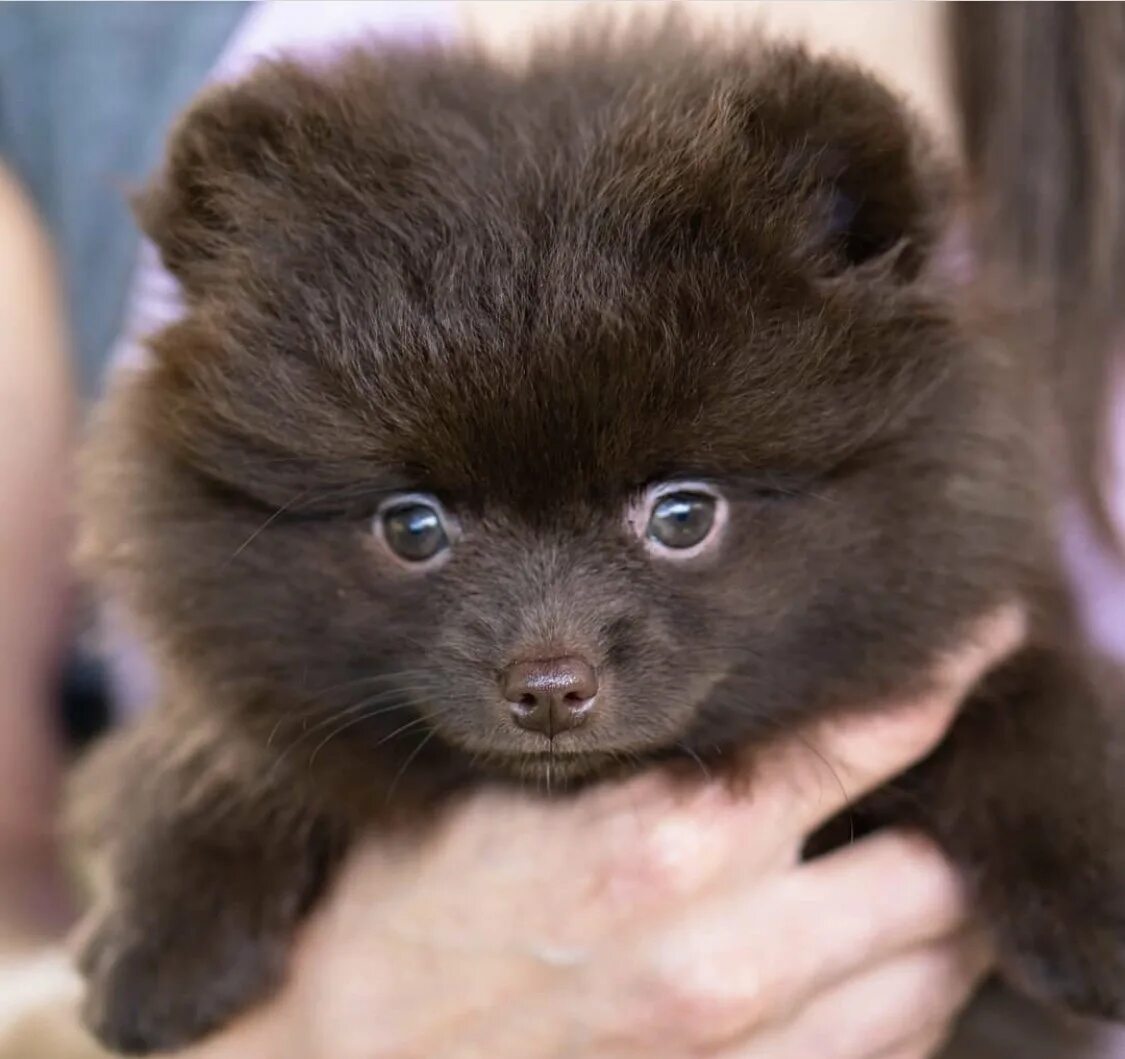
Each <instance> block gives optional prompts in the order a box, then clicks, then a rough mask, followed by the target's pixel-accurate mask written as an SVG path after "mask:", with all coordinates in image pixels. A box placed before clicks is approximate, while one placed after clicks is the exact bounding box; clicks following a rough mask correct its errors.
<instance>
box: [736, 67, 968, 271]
mask: <svg viewBox="0 0 1125 1059" xmlns="http://www.w3.org/2000/svg"><path fill="white" fill-rule="evenodd" d="M755 95H756V99H755V105H754V106H753V107H752V108H751V109H750V111H749V114H748V118H747V131H748V133H749V135H750V136H751V138H752V139H753V140H758V141H759V142H761V141H767V142H768V141H769V140H773V142H772V143H771V144H770V146H771V147H773V149H774V150H775V151H777V156H778V157H780V158H781V166H782V171H783V173H784V174H785V178H787V179H788V180H789V181H790V182H791V183H790V186H791V187H792V184H793V183H796V184H797V185H798V186H799V187H800V188H801V189H802V191H803V192H804V194H805V196H806V206H807V216H806V221H807V226H808V227H807V236H808V240H809V245H808V247H807V249H808V250H809V251H811V252H812V254H813V255H814V256H816V257H817V258H818V259H819V261H820V264H821V266H822V268H823V269H825V270H826V271H828V272H829V273H843V272H847V271H850V270H853V269H857V268H865V267H866V268H870V269H872V270H876V269H877V270H878V271H880V272H881V273H883V274H885V275H886V274H889V275H891V276H893V277H895V278H898V279H900V280H907V281H908V280H910V279H913V278H915V277H916V276H918V275H919V274H920V273H922V272H923V271H926V270H927V266H928V264H929V263H930V262H931V259H932V257H933V256H934V255H935V254H937V253H938V252H939V251H940V250H941V248H942V246H943V244H944V241H945V240H946V238H947V233H948V231H949V229H950V227H951V226H952V225H953V218H952V207H953V202H954V199H955V194H954V189H955V180H954V176H953V169H952V167H951V166H950V165H949V164H948V163H947V162H946V161H944V160H943V159H942V157H941V155H940V153H939V152H938V151H937V150H936V149H935V148H934V146H933V144H932V141H931V139H930V137H929V136H928V135H927V134H926V132H925V131H924V130H923V128H922V126H921V124H920V123H919V122H918V121H917V120H916V119H915V118H914V117H913V115H912V114H911V113H910V112H909V110H908V108H907V107H906V105H905V104H904V103H903V102H902V101H901V100H900V99H898V98H897V97H896V96H895V95H894V94H893V93H892V92H890V91H889V90H888V89H887V88H885V87H884V86H883V85H882V84H881V83H880V82H878V81H877V80H876V79H875V78H873V77H872V76H870V75H868V74H866V73H864V72H862V71H860V70H859V69H857V68H854V67H851V66H849V65H847V64H844V63H840V62H837V61H821V60H814V61H810V60H809V59H808V57H807V56H805V55H804V54H802V53H800V52H792V51H787V50H785V51H779V52H777V53H775V54H774V55H773V56H772V62H771V63H770V64H769V67H768V70H767V73H766V75H765V76H764V77H763V78H762V82H761V85H760V87H759V89H758V91H757V93H756V94H755ZM783 179H784V178H783Z"/></svg>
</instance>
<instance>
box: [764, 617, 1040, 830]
mask: <svg viewBox="0 0 1125 1059" xmlns="http://www.w3.org/2000/svg"><path fill="white" fill-rule="evenodd" d="M1025 632H1026V617H1025V615H1024V613H1023V611H1022V610H1021V609H1020V608H1018V607H1015V606H1010V607H1004V608H1002V609H1000V610H999V611H996V612H994V613H992V614H990V615H989V616H988V617H986V618H984V619H983V620H981V621H979V622H978V623H977V624H976V626H975V627H974V629H973V630H972V632H971V633H970V635H969V636H968V637H967V638H966V640H965V642H964V645H963V646H962V647H961V649H960V650H958V651H957V652H955V653H954V654H951V655H949V656H948V657H946V658H945V659H944V660H943V661H942V662H941V663H940V664H939V665H938V667H937V669H936V671H935V673H934V675H933V679H932V681H931V682H930V684H929V687H928V688H927V690H926V691H924V692H921V693H919V694H917V695H915V696H914V697H913V698H911V699H909V700H907V701H903V702H898V703H889V704H888V705H887V707H886V708H885V709H882V710H880V711H879V712H877V713H870V712H868V713H864V714H850V715H844V716H842V717H838V718H834V719H832V720H829V721H826V722H824V723H821V724H819V725H817V726H814V728H813V729H811V730H810V731H808V732H806V733H801V734H800V735H799V737H798V738H794V739H791V740H788V741H785V742H783V743H781V744H779V745H778V746H777V747H776V748H774V749H772V750H771V751H770V752H768V753H766V754H763V755H762V758H761V761H760V762H756V763H755V774H754V781H755V786H754V790H753V794H754V797H753V801H754V803H755V805H756V806H758V807H759V811H761V812H763V813H766V812H768V811H769V810H770V809H771V808H772V810H773V813H774V815H776V816H777V817H778V818H779V819H784V820H788V821H789V823H790V827H791V828H792V831H793V834H794V836H796V837H801V836H804V835H806V834H808V833H810V832H812V831H813V830H815V829H816V828H817V826H819V825H820V824H822V823H824V822H826V821H827V820H829V819H831V818H832V817H833V816H835V815H836V814H837V813H839V812H840V811H841V810H843V809H845V808H846V807H847V806H848V805H849V804H853V803H854V802H855V801H857V800H858V799H859V798H861V797H862V796H863V795H864V794H867V793H869V792H870V791H872V790H874V789H876V788H877V787H879V786H881V785H882V784H883V783H885V782H886V781H887V780H889V779H891V778H892V777H894V776H896V775H898V774H899V773H901V772H903V771H905V770H906V769H907V768H909V767H910V766H911V765H913V764H915V763H917V762H918V761H920V760H921V759H922V758H924V757H925V756H926V755H927V754H929V753H930V752H931V751H932V750H933V749H934V748H935V747H936V746H937V744H938V743H939V742H940V741H941V738H942V736H943V735H944V734H945V732H946V729H947V728H948V727H949V725H950V723H951V722H952V720H953V718H954V716H955V714H956V712H957V709H958V707H959V706H960V704H961V702H962V700H963V699H964V697H965V696H966V695H967V694H968V692H969V691H970V690H971V689H972V687H973V686H974V685H975V684H976V683H977V682H978V681H979V680H980V678H981V677H982V676H983V675H984V674H985V673H987V672H988V671H989V670H990V669H991V668H993V667H994V666H995V665H996V664H997V663H998V662H999V661H1001V660H1002V659H1003V658H1005V657H1006V656H1007V655H1009V654H1010V653H1011V652H1012V651H1013V650H1015V648H1016V647H1018V646H1019V644H1020V643H1021V641H1022V640H1023V638H1024V636H1025Z"/></svg>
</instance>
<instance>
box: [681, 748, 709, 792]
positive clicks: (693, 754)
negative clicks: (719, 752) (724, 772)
mask: <svg viewBox="0 0 1125 1059" xmlns="http://www.w3.org/2000/svg"><path fill="white" fill-rule="evenodd" d="M676 747H677V748H678V749H680V750H682V751H683V752H684V753H685V754H687V756H688V757H690V758H691V759H692V761H694V762H695V763H696V764H697V765H698V766H699V771H700V772H702V773H703V778H704V779H705V780H706V781H707V782H708V783H710V782H711V779H712V776H711V770H710V769H709V768H708V767H707V766H706V765H705V764H704V763H703V758H701V757H700V756H699V755H698V754H697V753H696V752H695V751H694V750H692V748H691V747H690V746H688V745H687V743H677V744H676Z"/></svg>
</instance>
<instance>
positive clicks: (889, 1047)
mask: <svg viewBox="0 0 1125 1059" xmlns="http://www.w3.org/2000/svg"><path fill="white" fill-rule="evenodd" d="M991 963H992V953H991V949H990V947H989V945H988V943H987V941H985V940H984V938H983V937H982V936H981V935H980V934H978V933H975V932H971V933H967V934H962V935H960V936H958V937H957V938H956V939H954V940H952V941H946V942H943V943H940V944H938V945H932V946H928V947H926V948H923V949H917V950H913V951H911V952H909V953H905V954H902V955H900V956H897V957H895V958H894V959H893V960H892V961H890V962H889V963H886V964H882V965H880V966H879V967H876V968H873V969H871V970H868V971H866V972H865V973H863V974H862V975H859V976H858V977H855V978H852V979H849V980H847V981H845V982H843V983H841V984H839V985H837V986H835V987H833V988H832V989H830V990H829V991H827V992H825V993H823V994H821V995H820V996H819V997H818V998H817V999H815V1000H813V1001H812V1002H811V1003H809V1004H807V1005H806V1006H804V1008H802V1009H801V1010H800V1011H798V1013H797V1014H796V1015H795V1016H794V1017H793V1019H792V1020H791V1021H790V1022H788V1023H786V1024H784V1025H781V1026H777V1027H775V1028H773V1029H769V1030H766V1031H764V1032H760V1033H758V1034H757V1035H756V1036H755V1037H754V1038H753V1040H752V1041H748V1042H747V1043H746V1044H744V1045H742V1046H741V1047H737V1048H733V1049H731V1050H729V1052H728V1053H725V1054H724V1059H808V1057H809V1056H816V1057H817V1059H874V1057H877V1056H881V1055H884V1054H886V1055H896V1054H898V1053H902V1054H904V1055H911V1054H913V1053H912V1052H911V1051H910V1049H912V1048H914V1047H915V1046H916V1044H917V1042H918V1041H920V1040H922V1041H930V1040H935V1039H937V1038H938V1034H939V1032H944V1029H945V1028H946V1027H947V1026H948V1025H949V1024H950V1023H951V1022H952V1021H953V1019H954V1018H955V1017H956V1016H957V1014H958V1013H959V1012H960V1011H961V1009H962V1008H963V1007H964V1006H965V1004H966V1003H967V1002H968V1000H969V998H970V997H971V996H972V995H973V992H974V991H975V990H976V987H977V985H978V984H979V983H980V981H981V979H982V977H983V976H984V974H985V973H986V972H987V971H988V969H989V967H990V966H991Z"/></svg>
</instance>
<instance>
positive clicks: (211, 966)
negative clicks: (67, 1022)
mask: <svg viewBox="0 0 1125 1059" xmlns="http://www.w3.org/2000/svg"><path fill="white" fill-rule="evenodd" d="M284 942H285V939H282V938H263V937H256V936H254V935H253V934H252V933H251V932H250V931H247V930H240V929H237V927H235V926H234V925H233V924H232V923H231V922H230V921H229V919H227V920H224V919H223V918H222V917H220V919H219V920H218V921H215V922H211V923H201V922H177V923H174V924H173V923H170V922H169V923H161V922H150V921H146V922H143V923H142V922H140V921H136V922H132V921H130V920H129V919H128V918H126V917H123V916H120V915H111V916H109V917H107V918H106V919H104V920H103V921H102V922H101V923H100V924H99V925H98V927H97V928H96V929H95V930H94V931H93V932H92V933H91V934H90V935H89V937H88V939H87V941H86V942H85V944H84V945H83V947H82V949H81V951H80V954H79V967H80V969H81V971H82V973H83V974H84V975H85V977H86V982H87V987H86V996H85V999H84V1002H83V1006H82V1015H83V1021H84V1022H85V1024H86V1026H87V1028H88V1029H89V1030H90V1032H91V1033H93V1035H94V1036H95V1037H96V1038H97V1039H98V1040H99V1041H100V1042H101V1043H102V1044H104V1045H105V1046H106V1047H107V1048H109V1049H110V1050H111V1051H113V1052H116V1053H119V1054H122V1055H149V1054H152V1053H155V1052H170V1051H175V1050H177V1049H180V1048H183V1047H186V1046H187V1045H189V1044H191V1043H193V1042H195V1041H197V1040H199V1039H200V1038H201V1037H204V1036H206V1035H207V1034H209V1033H211V1032H212V1031H214V1030H217V1029H219V1028H220V1027H222V1026H223V1025H224V1024H225V1023H227V1022H228V1021H230V1020H231V1019H232V1018H233V1017H234V1016H235V1015H237V1014H239V1013H240V1012H241V1011H243V1010H245V1009H246V1008H248V1007H250V1006H251V1005H252V1004H253V1003H255V1002H256V1001H258V1000H261V999H263V998H264V997H265V996H266V995H267V994H268V993H269V992H270V991H271V990H272V989H273V988H274V987H275V986H276V984H277V982H278V980H279V978H280V975H281V971H282V967H283V965H284V957H285V944H284Z"/></svg>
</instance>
